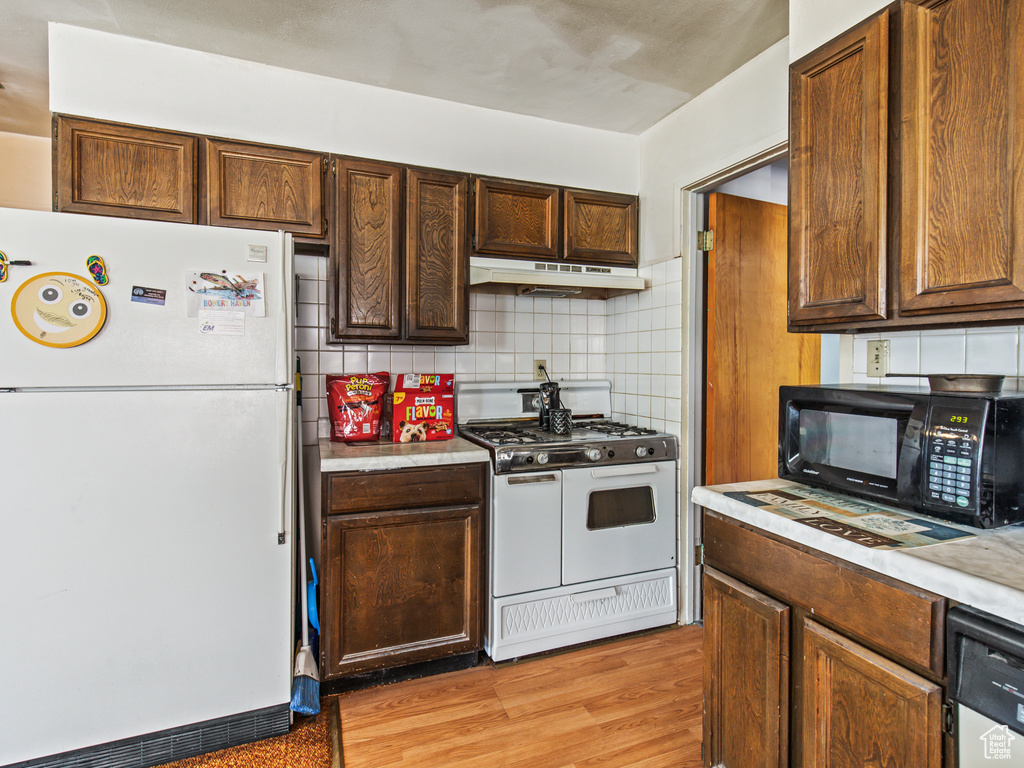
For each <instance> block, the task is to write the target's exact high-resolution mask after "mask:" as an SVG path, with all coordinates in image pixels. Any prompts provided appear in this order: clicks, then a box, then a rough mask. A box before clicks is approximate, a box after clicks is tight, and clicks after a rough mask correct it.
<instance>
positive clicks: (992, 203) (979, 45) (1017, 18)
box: [900, 0, 1024, 314]
mask: <svg viewBox="0 0 1024 768" xmlns="http://www.w3.org/2000/svg"><path fill="white" fill-rule="evenodd" d="M902 12H903V80H902V100H903V134H902V137H901V142H902V149H901V164H902V167H903V190H902V223H901V238H902V244H901V254H900V259H901V273H900V313H901V314H903V313H911V312H942V311H945V312H949V311H962V310H967V309H984V308H987V307H991V306H992V305H998V304H1001V303H1006V302H1014V303H1017V304H1018V305H1019V304H1020V303H1021V302H1024V224H1022V222H1024V181H1022V174H1024V107H1021V108H1020V109H1018V108H1017V104H1018V102H1019V99H1018V97H1021V98H1024V90H1018V89H1020V88H1021V84H1022V83H1024V2H1022V1H1021V0H930V1H929V2H904V4H903V7H902Z"/></svg>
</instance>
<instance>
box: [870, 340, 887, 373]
mask: <svg viewBox="0 0 1024 768" xmlns="http://www.w3.org/2000/svg"><path fill="white" fill-rule="evenodd" d="M888 372H889V340H888V339H876V340H874V341H869V342H868V376H885V374H887V373H888Z"/></svg>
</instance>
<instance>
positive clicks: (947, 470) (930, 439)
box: [923, 398, 988, 511]
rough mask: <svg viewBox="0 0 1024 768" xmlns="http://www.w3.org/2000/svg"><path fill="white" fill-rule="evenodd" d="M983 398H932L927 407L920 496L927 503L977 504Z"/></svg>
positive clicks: (984, 409) (971, 507)
mask: <svg viewBox="0 0 1024 768" xmlns="http://www.w3.org/2000/svg"><path fill="white" fill-rule="evenodd" d="M986 406H987V403H985V402H984V401H982V402H978V401H970V400H966V399H965V400H962V401H959V402H957V401H956V400H954V399H950V398H947V399H944V400H941V401H940V400H938V399H933V401H932V403H931V405H930V406H929V408H928V429H927V433H926V434H927V437H926V441H925V450H926V451H927V454H928V459H927V469H926V472H927V475H926V477H925V478H924V479H923V482H924V483H925V488H924V498H925V501H926V502H927V503H928V504H929V505H930V506H936V507H952V508H953V509H960V510H964V511H970V510H974V509H977V507H978V484H979V480H980V476H981V475H980V466H981V455H980V454H981V451H980V446H981V437H982V435H983V434H984V431H985V417H986V415H987V412H988V409H987V407H986Z"/></svg>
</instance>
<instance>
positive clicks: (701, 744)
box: [700, 741, 704, 765]
mask: <svg viewBox="0 0 1024 768" xmlns="http://www.w3.org/2000/svg"><path fill="white" fill-rule="evenodd" d="M700 763H701V765H704V742H703V741H702V742H701V743H700Z"/></svg>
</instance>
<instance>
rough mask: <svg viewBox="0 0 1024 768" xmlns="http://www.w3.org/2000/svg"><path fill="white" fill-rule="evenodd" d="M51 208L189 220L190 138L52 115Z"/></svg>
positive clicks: (192, 189)
mask: <svg viewBox="0 0 1024 768" xmlns="http://www.w3.org/2000/svg"><path fill="white" fill-rule="evenodd" d="M53 171H54V191H55V199H54V210H57V211H67V212H71V213H93V214H101V215H105V216H123V217H128V218H133V219H155V220H158V221H177V222H185V223H192V222H194V221H195V219H196V215H195V214H196V139H195V137H194V136H188V135H186V134H181V133H171V132H169V131H157V130H152V129H149V128H136V127H133V126H127V125H118V124H115V123H104V122H98V121H93V120H82V119H78V118H70V117H64V116H63V115H57V116H55V118H54V167H53Z"/></svg>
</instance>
